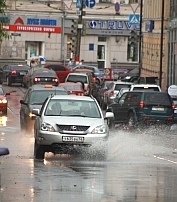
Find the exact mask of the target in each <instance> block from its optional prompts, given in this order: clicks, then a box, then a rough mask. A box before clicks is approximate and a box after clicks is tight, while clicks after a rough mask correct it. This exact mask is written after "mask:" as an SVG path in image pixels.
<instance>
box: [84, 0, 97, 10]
mask: <svg viewBox="0 0 177 202" xmlns="http://www.w3.org/2000/svg"><path fill="white" fill-rule="evenodd" d="M95 4H96V2H95V0H85V5H86V6H87V7H88V8H93V7H94V6H95Z"/></svg>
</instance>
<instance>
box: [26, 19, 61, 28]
mask: <svg viewBox="0 0 177 202" xmlns="http://www.w3.org/2000/svg"><path fill="white" fill-rule="evenodd" d="M26 24H27V25H48V26H56V25H57V20H52V19H38V18H27V23H26Z"/></svg>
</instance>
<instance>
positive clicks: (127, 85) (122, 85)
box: [114, 84, 131, 90]
mask: <svg viewBox="0 0 177 202" xmlns="http://www.w3.org/2000/svg"><path fill="white" fill-rule="evenodd" d="M130 87H131V84H116V85H115V88H114V90H120V89H121V88H130Z"/></svg>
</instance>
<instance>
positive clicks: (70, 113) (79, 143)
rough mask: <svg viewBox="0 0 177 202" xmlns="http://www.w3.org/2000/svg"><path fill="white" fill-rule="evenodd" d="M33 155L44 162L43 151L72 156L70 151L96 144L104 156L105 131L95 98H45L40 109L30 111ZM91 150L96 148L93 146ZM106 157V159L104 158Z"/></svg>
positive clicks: (75, 96) (106, 133) (105, 150)
mask: <svg viewBox="0 0 177 202" xmlns="http://www.w3.org/2000/svg"><path fill="white" fill-rule="evenodd" d="M32 113H33V114H35V115H36V119H35V123H34V138H35V143H34V156H35V158H36V159H44V155H45V152H52V153H54V154H56V153H59V154H68V153H69V154H73V151H75V150H77V149H79V148H83V147H85V148H86V147H88V146H92V145H93V144H95V143H96V144H97V145H98V146H99V148H98V152H99V151H100V152H101V154H103V155H106V152H107V146H106V145H105V144H103V145H104V146H103V147H104V148H102V147H100V144H101V143H102V142H105V143H106V140H107V139H108V136H109V128H108V126H107V123H106V122H105V120H104V117H103V113H102V111H101V108H100V107H99V104H98V103H97V101H96V99H94V98H91V97H89V96H77V95H54V96H49V97H48V99H47V100H46V101H45V102H44V103H43V105H42V108H41V110H39V109H33V111H32ZM94 149H96V148H95V147H94ZM105 157H106V156H105Z"/></svg>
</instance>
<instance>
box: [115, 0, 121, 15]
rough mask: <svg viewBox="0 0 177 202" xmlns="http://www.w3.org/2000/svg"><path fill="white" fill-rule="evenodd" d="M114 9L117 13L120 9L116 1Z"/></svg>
mask: <svg viewBox="0 0 177 202" xmlns="http://www.w3.org/2000/svg"><path fill="white" fill-rule="evenodd" d="M115 11H116V13H118V12H119V11H120V5H119V3H118V2H116V3H115Z"/></svg>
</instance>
